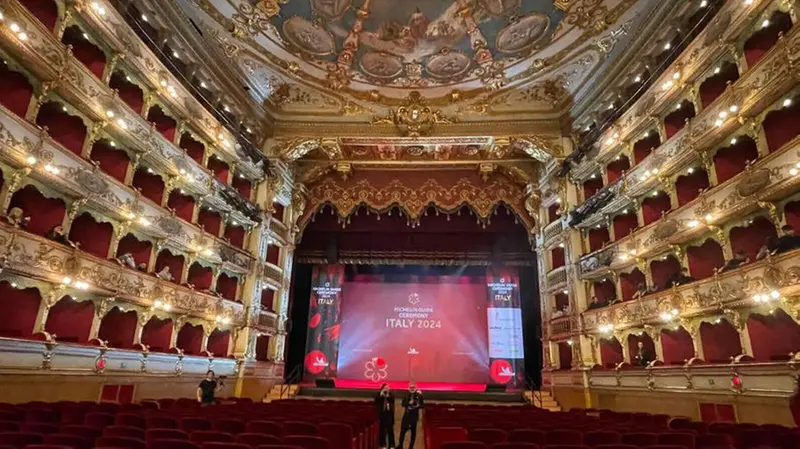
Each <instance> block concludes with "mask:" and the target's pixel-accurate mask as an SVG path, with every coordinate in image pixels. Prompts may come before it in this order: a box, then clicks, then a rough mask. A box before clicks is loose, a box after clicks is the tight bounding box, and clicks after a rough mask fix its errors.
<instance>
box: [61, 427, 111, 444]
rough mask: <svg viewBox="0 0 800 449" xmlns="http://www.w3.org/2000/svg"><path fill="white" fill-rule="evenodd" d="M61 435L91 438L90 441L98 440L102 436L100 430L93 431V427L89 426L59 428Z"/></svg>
mask: <svg viewBox="0 0 800 449" xmlns="http://www.w3.org/2000/svg"><path fill="white" fill-rule="evenodd" d="M59 432H60V433H61V434H65V435H75V436H79V437H83V438H91V439H92V441H94V440H95V439H97V438H99V437H100V435H101V434H102V432H103V431H102V430H100V429H95V428H94V427H89V426H78V425H72V424H70V425H67V426H61V430H60V431H59Z"/></svg>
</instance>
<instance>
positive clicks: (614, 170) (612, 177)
mask: <svg viewBox="0 0 800 449" xmlns="http://www.w3.org/2000/svg"><path fill="white" fill-rule="evenodd" d="M630 168H631V162H630V161H629V160H628V156H617V159H615V160H613V161H611V162H610V163H609V164H608V165H607V166H606V175H607V178H608V183H609V184H611V183H613V182H614V181H616V180H617V179H619V178H621V177H622V175H623V173H625V172H626V171H628V170H629V169H630Z"/></svg>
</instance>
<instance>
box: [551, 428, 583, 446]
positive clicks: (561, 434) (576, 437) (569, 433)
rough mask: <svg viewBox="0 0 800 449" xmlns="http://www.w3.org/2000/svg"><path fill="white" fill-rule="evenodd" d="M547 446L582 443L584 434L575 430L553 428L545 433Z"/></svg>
mask: <svg viewBox="0 0 800 449" xmlns="http://www.w3.org/2000/svg"><path fill="white" fill-rule="evenodd" d="M545 442H546V443H547V446H551V445H554V444H560V445H569V444H571V445H582V444H583V435H581V433H580V432H578V431H575V430H551V431H549V432H547V433H546V434H545Z"/></svg>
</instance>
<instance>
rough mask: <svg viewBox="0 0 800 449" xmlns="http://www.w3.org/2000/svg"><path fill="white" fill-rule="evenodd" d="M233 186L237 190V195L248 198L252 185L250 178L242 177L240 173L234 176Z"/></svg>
mask: <svg viewBox="0 0 800 449" xmlns="http://www.w3.org/2000/svg"><path fill="white" fill-rule="evenodd" d="M233 188H234V189H236V191H237V192H239V195H242V196H243V197H244V198H246V199H248V200H249V199H250V195H251V193H252V191H253V186H252V184H251V183H250V180H249V179H247V178H243V177H242V176H241V175H240V176H236V177H235V178H233Z"/></svg>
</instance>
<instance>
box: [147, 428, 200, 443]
mask: <svg viewBox="0 0 800 449" xmlns="http://www.w3.org/2000/svg"><path fill="white" fill-rule="evenodd" d="M154 440H183V441H189V435H188V434H187V433H186V432H184V431H183V430H178V429H147V431H146V432H145V441H148V442H150V441H154Z"/></svg>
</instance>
